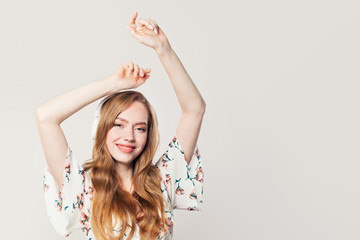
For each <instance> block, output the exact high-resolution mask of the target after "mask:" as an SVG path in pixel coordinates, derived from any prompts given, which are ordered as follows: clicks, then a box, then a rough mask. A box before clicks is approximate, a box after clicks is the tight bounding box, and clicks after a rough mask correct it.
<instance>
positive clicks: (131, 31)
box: [126, 25, 141, 39]
mask: <svg viewBox="0 0 360 240" xmlns="http://www.w3.org/2000/svg"><path fill="white" fill-rule="evenodd" d="M126 28H127V29H128V30H129V32H130V34H131V35H132V36H133V37H134V38H136V39H139V38H140V37H141V35H140V34H138V33H137V32H136V29H135V27H133V26H129V25H128V26H126Z"/></svg>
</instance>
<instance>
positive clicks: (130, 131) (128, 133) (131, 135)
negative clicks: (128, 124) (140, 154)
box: [124, 129, 135, 142]
mask: <svg viewBox="0 0 360 240" xmlns="http://www.w3.org/2000/svg"><path fill="white" fill-rule="evenodd" d="M134 139H135V138H134V131H133V129H127V130H126V131H125V133H124V140H126V141H129V142H133V141H134Z"/></svg>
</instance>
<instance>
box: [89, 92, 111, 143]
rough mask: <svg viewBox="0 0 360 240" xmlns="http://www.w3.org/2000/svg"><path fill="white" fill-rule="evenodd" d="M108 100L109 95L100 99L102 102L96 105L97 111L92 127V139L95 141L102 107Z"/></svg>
mask: <svg viewBox="0 0 360 240" xmlns="http://www.w3.org/2000/svg"><path fill="white" fill-rule="evenodd" d="M106 100H108V98H107V97H105V98H104V99H102V100H101V101H100V103H99V104H98V106H97V107H96V110H95V113H94V120H93V123H92V127H91V139H92V140H93V141H95V136H96V130H97V127H98V125H99V120H100V110H101V107H102V106H103V104H104V102H105V101H106Z"/></svg>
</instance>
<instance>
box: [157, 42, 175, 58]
mask: <svg viewBox="0 0 360 240" xmlns="http://www.w3.org/2000/svg"><path fill="white" fill-rule="evenodd" d="M154 50H155V52H156V53H157V55H159V56H163V55H166V54H168V53H170V52H171V51H172V48H171V46H170V43H169V42H166V43H164V44H162V45H160V46H158V47H156V48H154Z"/></svg>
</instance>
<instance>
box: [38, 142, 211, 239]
mask: <svg viewBox="0 0 360 240" xmlns="http://www.w3.org/2000/svg"><path fill="white" fill-rule="evenodd" d="M156 166H157V167H158V168H159V169H160V174H161V178H162V180H161V186H160V187H161V191H162V193H163V196H164V199H165V200H166V201H167V202H168V203H169V204H166V205H167V206H166V205H165V213H166V216H167V218H168V225H169V227H170V234H166V233H165V232H163V231H161V232H160V234H159V236H158V239H172V232H173V227H174V224H173V220H174V218H173V210H174V209H185V210H196V211H199V210H201V205H202V196H203V176H204V174H203V167H202V161H201V159H200V154H199V150H198V147H197V146H196V147H195V151H194V154H193V156H192V158H191V162H190V164H189V165H188V164H187V163H186V161H185V157H184V152H183V150H182V148H181V146H180V143H179V141H178V140H177V137H176V136H175V137H174V138H173V139H172V141H171V142H170V144H169V145H168V147H167V149H166V151H165V153H164V154H163V155H162V156H161V157H160V159H159V160H158V161H157V162H156ZM63 176H64V178H63V183H62V187H63V188H62V191H60V190H59V187H58V185H57V183H56V182H55V178H54V177H53V176H52V175H51V172H50V170H49V168H48V166H47V164H46V162H45V169H44V176H43V190H44V198H45V205H46V210H47V214H48V216H49V219H50V221H51V223H52V225H53V227H54V228H55V230H56V231H57V232H58V233H59V234H60V235H62V236H65V237H68V236H69V235H70V234H71V232H73V231H75V230H78V229H81V230H82V231H83V232H84V234H85V239H88V240H95V237H94V234H93V231H92V229H91V225H90V218H91V201H92V196H93V188H92V183H91V179H90V176H89V174H88V172H85V171H84V170H83V167H82V165H80V164H78V163H77V161H76V160H75V158H74V157H73V155H72V151H71V149H70V148H68V151H67V154H66V162H65V169H64V175H63ZM114 226H117V227H115V228H114V230H113V231H114V235H115V236H117V234H119V232H120V228H119V224H114ZM129 232H130V229H128V232H127V233H126V234H125V235H124V236H123V238H122V239H127V238H126V236H127V235H128V234H129ZM131 239H140V235H139V227H138V226H136V230H135V234H134V235H133V237H132V238H131Z"/></svg>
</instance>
